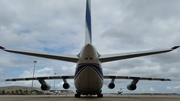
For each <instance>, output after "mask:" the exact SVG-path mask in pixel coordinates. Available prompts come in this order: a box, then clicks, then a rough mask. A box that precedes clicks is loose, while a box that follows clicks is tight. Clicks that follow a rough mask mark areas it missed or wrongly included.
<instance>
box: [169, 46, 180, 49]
mask: <svg viewBox="0 0 180 101" xmlns="http://www.w3.org/2000/svg"><path fill="white" fill-rule="evenodd" d="M179 47H180V46H174V47H172V48H171V49H172V50H175V49H177V48H179Z"/></svg>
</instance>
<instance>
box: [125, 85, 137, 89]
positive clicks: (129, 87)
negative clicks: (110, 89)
mask: <svg viewBox="0 0 180 101" xmlns="http://www.w3.org/2000/svg"><path fill="white" fill-rule="evenodd" d="M136 88H137V86H136V84H129V85H127V89H128V90H135V89H136Z"/></svg>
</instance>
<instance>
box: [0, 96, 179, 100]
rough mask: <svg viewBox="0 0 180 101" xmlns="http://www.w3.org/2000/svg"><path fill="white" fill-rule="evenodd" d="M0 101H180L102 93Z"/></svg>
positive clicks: (22, 97) (173, 97) (0, 97)
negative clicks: (77, 96) (100, 94)
mask: <svg viewBox="0 0 180 101" xmlns="http://www.w3.org/2000/svg"><path fill="white" fill-rule="evenodd" d="M0 101H180V95H104V97H102V98H97V97H96V96H82V97H81V98H75V97H74V95H0Z"/></svg>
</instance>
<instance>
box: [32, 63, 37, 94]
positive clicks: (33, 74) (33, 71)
mask: <svg viewBox="0 0 180 101" xmlns="http://www.w3.org/2000/svg"><path fill="white" fill-rule="evenodd" d="M36 62H37V61H34V69H33V77H34V72H35V67H36ZM33 82H34V80H32V85H31V91H32V90H33Z"/></svg>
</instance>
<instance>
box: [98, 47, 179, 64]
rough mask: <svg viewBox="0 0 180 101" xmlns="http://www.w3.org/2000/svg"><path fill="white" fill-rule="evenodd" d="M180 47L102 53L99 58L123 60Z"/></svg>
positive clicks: (106, 60) (103, 60) (102, 60)
mask: <svg viewBox="0 0 180 101" xmlns="http://www.w3.org/2000/svg"><path fill="white" fill-rule="evenodd" d="M179 47H180V46H174V47H172V48H170V49H163V50H151V51H140V52H129V53H119V54H109V55H101V56H100V57H99V60H100V61H101V62H109V61H115V60H122V59H128V58H135V57H141V56H147V55H154V54H160V53H166V52H170V51H173V50H175V49H177V48H179Z"/></svg>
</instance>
